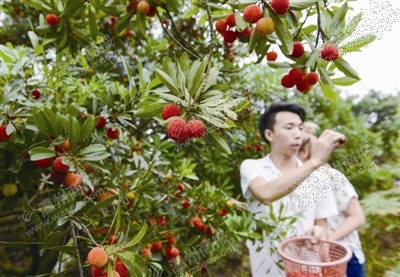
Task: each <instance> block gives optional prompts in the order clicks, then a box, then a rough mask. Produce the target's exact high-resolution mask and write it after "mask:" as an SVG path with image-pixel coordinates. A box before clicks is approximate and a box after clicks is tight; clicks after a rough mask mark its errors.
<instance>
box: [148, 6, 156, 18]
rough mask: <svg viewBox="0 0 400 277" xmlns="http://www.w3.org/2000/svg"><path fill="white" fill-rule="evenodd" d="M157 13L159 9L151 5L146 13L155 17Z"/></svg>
mask: <svg viewBox="0 0 400 277" xmlns="http://www.w3.org/2000/svg"><path fill="white" fill-rule="evenodd" d="M156 13H157V10H156V8H155V7H150V9H149V12H148V13H147V14H146V15H147V16H148V17H153V16H155V15H156Z"/></svg>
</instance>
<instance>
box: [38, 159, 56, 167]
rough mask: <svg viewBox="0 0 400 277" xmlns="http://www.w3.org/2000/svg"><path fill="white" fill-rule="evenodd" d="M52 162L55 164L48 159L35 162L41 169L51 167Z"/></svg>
mask: <svg viewBox="0 0 400 277" xmlns="http://www.w3.org/2000/svg"><path fill="white" fill-rule="evenodd" d="M52 162H53V160H52V158H47V159H42V160H37V161H35V165H36V166H37V167H40V168H46V167H49V166H50V165H51V163H52Z"/></svg>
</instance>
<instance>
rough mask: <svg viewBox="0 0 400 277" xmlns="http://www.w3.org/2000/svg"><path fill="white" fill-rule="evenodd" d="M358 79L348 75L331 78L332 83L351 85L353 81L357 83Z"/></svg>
mask: <svg viewBox="0 0 400 277" xmlns="http://www.w3.org/2000/svg"><path fill="white" fill-rule="evenodd" d="M358 81H359V80H358V79H353V78H350V77H340V78H336V79H332V82H333V84H335V85H337V86H351V85H352V84H354V83H357V82H358Z"/></svg>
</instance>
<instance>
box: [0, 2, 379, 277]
mask: <svg viewBox="0 0 400 277" xmlns="http://www.w3.org/2000/svg"><path fill="white" fill-rule="evenodd" d="M347 11H348V4H347V1H337V3H336V4H328V3H327V1H311V0H298V1H283V0H282V1H279V0H276V1H274V0H272V1H270V2H269V1H211V0H209V1H207V0H204V1H197V0H193V1H179V0H173V1H163V0H153V1H151V0H149V1H144V0H142V1H124V0H115V1H84V0H67V1H61V0H58V1H50V0H47V1H39V0H26V1H24V2H21V3H19V2H12V1H11V2H10V1H6V2H5V3H4V16H5V20H4V21H3V22H2V23H3V28H2V30H1V32H2V33H1V42H2V44H1V45H0V51H1V62H2V63H1V83H2V90H1V94H0V97H1V99H0V100H1V102H0V107H1V114H0V153H1V156H0V163H1V171H0V180H1V181H0V182H1V183H0V184H1V185H2V187H3V194H2V196H1V197H2V198H1V206H2V220H3V219H4V221H3V222H4V223H7V226H9V227H10V228H9V229H8V230H10V231H11V230H14V232H8V233H7V234H6V235H5V236H4V238H2V246H1V249H0V251H2V253H1V254H2V255H1V256H2V257H4V266H3V267H2V270H3V272H4V273H5V274H8V275H20V276H25V275H40V274H45V275H46V274H51V273H52V274H57V275H60V276H61V275H68V274H70V275H73V276H78V275H79V276H84V275H88V274H89V272H91V274H92V276H107V275H108V276H136V275H138V276H142V274H143V273H146V272H149V271H152V272H153V273H154V272H158V274H161V272H164V274H167V273H168V272H171V270H172V269H171V265H172V264H173V265H176V264H178V265H179V264H188V263H189V261H188V256H189V254H190V253H192V252H193V246H196V245H198V244H199V243H202V242H204V241H206V240H207V239H208V241H210V238H212V237H213V236H215V235H216V234H221V233H218V232H219V231H220V230H225V232H229V237H230V238H232V239H233V240H234V242H236V243H239V242H240V240H241V239H258V238H261V236H262V235H263V234H265V233H271V232H272V230H274V226H276V225H277V224H278V223H279V221H280V220H281V219H279V218H265V219H261V220H259V221H258V222H256V221H255V220H254V219H252V217H251V214H249V213H248V212H247V210H246V208H245V206H244V205H242V204H241V203H239V202H236V201H235V200H232V199H231V198H232V197H234V198H237V196H238V190H237V188H234V189H232V188H233V186H232V181H234V182H235V184H236V186H237V174H238V163H239V162H240V160H241V159H242V158H243V157H245V156H246V155H247V154H243V148H244V149H247V150H249V151H253V152H252V154H254V155H261V154H262V153H264V152H263V151H264V145H263V143H261V142H259V141H257V140H258V139H259V138H256V137H255V138H253V139H252V144H247V145H245V146H244V147H243V141H244V139H243V137H244V135H243V132H241V131H240V129H239V128H238V127H240V128H243V129H244V130H245V132H246V133H247V134H248V135H249V136H251V134H250V133H253V136H254V134H255V133H256V132H255V131H254V128H253V127H248V126H247V127H246V125H243V122H244V120H255V115H256V113H257V111H256V110H255V109H257V107H258V106H257V104H256V102H255V101H256V100H260V99H261V100H268V101H272V100H275V99H281V98H285V97H286V96H288V95H292V94H293V93H297V94H296V95H298V92H301V93H303V94H306V93H307V92H309V91H310V90H312V89H315V87H319V88H320V89H315V93H319V94H320V93H323V95H324V97H326V98H327V101H334V100H337V95H336V92H335V91H336V86H340V85H351V84H353V83H355V82H357V81H358V80H359V79H360V78H359V76H358V75H357V73H356V72H355V70H354V69H353V68H352V67H351V66H350V65H349V64H348V63H347V62H346V61H345V59H344V54H346V53H348V52H351V51H359V50H360V48H361V47H363V46H365V45H367V44H368V43H370V42H372V41H373V40H374V36H372V35H365V36H362V37H358V38H355V39H354V38H352V34H353V32H354V31H355V30H356V28H357V25H358V23H359V21H360V20H361V17H362V14H361V13H360V14H358V15H357V16H355V17H354V18H348V17H346V14H347ZM349 38H350V39H349ZM265 57H266V58H267V61H268V62H267V65H268V66H269V67H270V68H272V69H278V70H277V71H272V70H270V71H267V72H266V73H265V75H266V77H265V78H267V79H268V80H271V82H272V84H273V85H274V90H271V95H269V97H268V99H266V98H265V95H264V96H263V95H262V94H261V93H259V94H254V93H252V91H249V90H247V88H248V87H249V86H248V84H246V83H247V82H249V83H251V82H252V79H251V78H248V77H250V76H251V77H254V74H251V71H250V70H249V69H251V68H257V67H258V66H259V67H261V65H260V63H261V62H262V61H264V59H265ZM264 68H265V67H264ZM281 69H283V70H284V71H286V72H287V73H286V74H285V73H284V71H282V70H281ZM241 72H247V73H248V74H247V75H244V74H241ZM294 86H296V90H294V89H293V90H292V89H290V88H292V87H294ZM283 88H287V89H288V90H287V91H285V90H284V89H283ZM297 91H298V92H297ZM303 94H301V96H304V95H303ZM307 96H308V95H305V96H304V97H307ZM326 98H324V99H326ZM238 130H239V131H238ZM232 157H234V159H232ZM231 173H233V174H231ZM285 220H287V225H288V226H290V220H291V219H285ZM255 225H256V229H255V230H254V232H249V229H250V227H252V226H255ZM285 232H286V230H281V231H279V232H278V233H273V234H271V237H273V238H274V239H279V237H280V236H283V235H284V233H285ZM211 241H214V240H211ZM220 245H221V244H220V243H219V242H218V241H215V243H211V244H210V245H209V251H207V253H206V255H205V256H203V255H202V256H201V258H200V260H199V261H198V264H199V265H201V270H200V272H201V271H207V270H208V269H207V263H205V264H204V262H205V261H208V259H209V258H210V257H212V256H215V255H216V253H217V252H218V247H220ZM18 247H19V248H18ZM10 249H12V252H13V253H17V254H16V255H17V256H18V257H23V258H22V259H17V258H15V257H16V256H13V257H9V256H7V253H8V252H9V251H11V250H10ZM2 260H3V258H2ZM2 264H3V262H2ZM196 265H197V264H196ZM192 266H193V265H192ZM180 273H182V274H185V273H192V274H197V273H196V270H194V269H193V268H190V267H186V268H184V267H183V269H181V271H180Z"/></svg>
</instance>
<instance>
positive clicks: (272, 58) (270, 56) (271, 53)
mask: <svg viewBox="0 0 400 277" xmlns="http://www.w3.org/2000/svg"><path fill="white" fill-rule="evenodd" d="M266 57H267V61H270V62H273V61H275V60H276V59H277V58H278V53H276V52H275V51H269V52H268V53H267V55H266Z"/></svg>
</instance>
